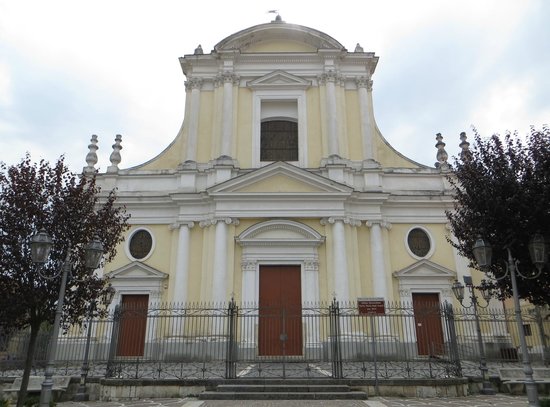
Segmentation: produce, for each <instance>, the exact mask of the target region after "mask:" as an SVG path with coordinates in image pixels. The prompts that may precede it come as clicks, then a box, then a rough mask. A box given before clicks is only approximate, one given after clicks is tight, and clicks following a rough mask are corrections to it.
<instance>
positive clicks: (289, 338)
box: [258, 266, 302, 356]
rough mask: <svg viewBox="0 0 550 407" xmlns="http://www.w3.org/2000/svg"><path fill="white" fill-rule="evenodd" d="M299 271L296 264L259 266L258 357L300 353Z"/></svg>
mask: <svg viewBox="0 0 550 407" xmlns="http://www.w3.org/2000/svg"><path fill="white" fill-rule="evenodd" d="M300 274H301V273H300V266H260V301H259V305H260V310H259V317H260V318H259V326H258V343H259V344H258V348H259V349H258V353H259V355H260V356H281V355H287V356H293V355H294V356H296V355H301V354H302V287H301V279H300Z"/></svg>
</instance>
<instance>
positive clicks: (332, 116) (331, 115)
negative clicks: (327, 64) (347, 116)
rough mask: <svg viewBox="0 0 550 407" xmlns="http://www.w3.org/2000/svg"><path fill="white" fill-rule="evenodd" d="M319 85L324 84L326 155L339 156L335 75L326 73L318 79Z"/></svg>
mask: <svg viewBox="0 0 550 407" xmlns="http://www.w3.org/2000/svg"><path fill="white" fill-rule="evenodd" d="M319 81H320V83H323V84H325V88H326V99H327V100H326V104H327V118H326V120H327V122H326V123H327V145H328V155H329V156H331V155H339V153H340V151H339V146H338V118H337V111H336V84H335V82H336V73H335V72H334V71H332V70H331V71H328V72H327V73H324V74H322V75H321V76H320V77H319Z"/></svg>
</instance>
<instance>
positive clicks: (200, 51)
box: [194, 44, 204, 55]
mask: <svg viewBox="0 0 550 407" xmlns="http://www.w3.org/2000/svg"><path fill="white" fill-rule="evenodd" d="M194 54H195V55H203V54H204V52H203V50H202V46H201V44H199V46H198V47H197V48H195V52H194Z"/></svg>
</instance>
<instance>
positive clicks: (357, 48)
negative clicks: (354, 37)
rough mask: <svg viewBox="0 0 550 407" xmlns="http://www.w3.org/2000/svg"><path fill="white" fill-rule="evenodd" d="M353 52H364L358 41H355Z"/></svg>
mask: <svg viewBox="0 0 550 407" xmlns="http://www.w3.org/2000/svg"><path fill="white" fill-rule="evenodd" d="M354 52H365V51H364V50H363V47H362V46H361V45H360V44H359V43H357V45H356V46H355V51H354Z"/></svg>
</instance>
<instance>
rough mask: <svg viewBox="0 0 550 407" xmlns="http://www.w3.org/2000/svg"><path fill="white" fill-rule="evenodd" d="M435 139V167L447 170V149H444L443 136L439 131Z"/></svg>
mask: <svg viewBox="0 0 550 407" xmlns="http://www.w3.org/2000/svg"><path fill="white" fill-rule="evenodd" d="M435 139H436V140H437V143H436V144H435V147H436V148H437V155H436V158H437V162H436V163H435V168H439V169H440V170H442V171H447V170H449V168H450V166H449V164H448V163H447V158H449V155H448V154H447V151H445V143H444V142H443V136H442V135H441V133H437V134H436V136H435Z"/></svg>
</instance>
